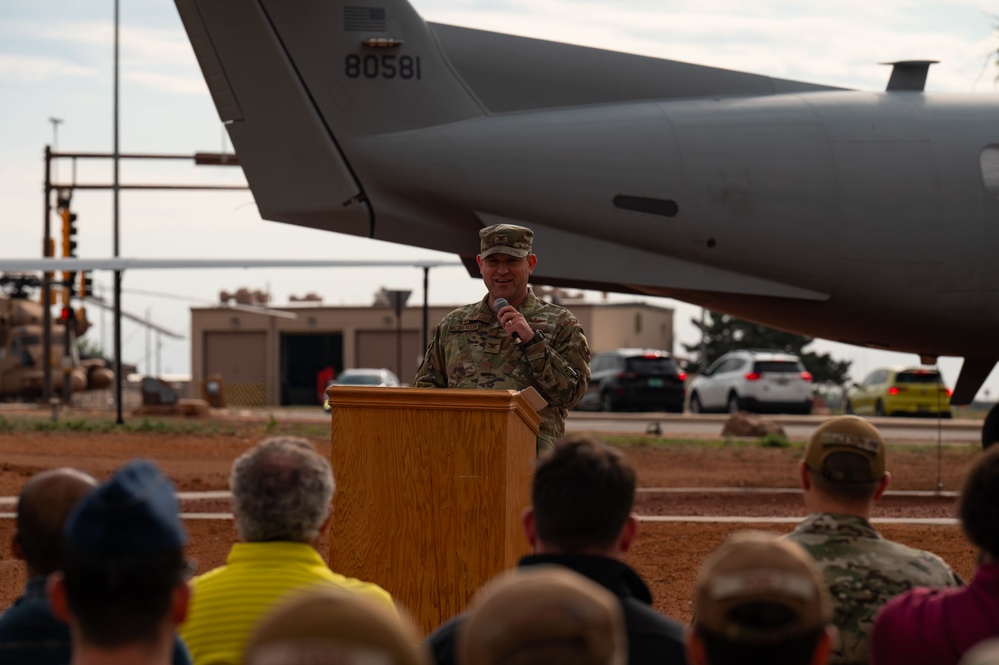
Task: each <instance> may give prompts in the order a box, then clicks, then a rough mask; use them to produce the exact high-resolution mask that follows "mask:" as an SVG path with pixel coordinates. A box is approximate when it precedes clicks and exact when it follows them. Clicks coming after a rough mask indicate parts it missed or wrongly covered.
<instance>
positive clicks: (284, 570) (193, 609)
mask: <svg viewBox="0 0 999 665" xmlns="http://www.w3.org/2000/svg"><path fill="white" fill-rule="evenodd" d="M191 585H192V587H193V594H192V597H191V604H190V607H189V609H188V613H187V620H186V621H185V622H184V624H183V625H182V626H181V627H180V635H181V637H183V638H184V642H185V643H186V644H187V648H188V649H189V650H190V652H191V659H192V661H193V662H194V665H209V664H212V665H214V664H218V663H233V664H236V663H242V662H243V650H244V649H245V647H246V643H247V640H248V638H249V636H250V633H251V632H252V630H253V628H254V627H255V626H256V624H257V622H258V621H259V620H260V619H261V618H263V616H264V615H265V614H267V612H268V611H269V610H270V609H271V608H272V607H273V606H274V605H275V602H276V601H278V600H279V599H280V598H281V597H282V596H285V595H287V594H289V593H290V592H293V591H300V590H302V589H303V588H307V587H311V586H316V585H328V586H332V587H335V588H337V589H342V590H344V591H349V592H352V593H356V594H358V595H360V596H366V597H368V598H370V599H372V600H375V601H379V602H382V603H385V604H386V605H389V606H391V607H392V608H393V610H394V609H395V605H394V603H393V602H392V597H391V596H390V595H389V593H388V592H387V591H385V590H384V589H382V588H381V587H380V586H378V585H376V584H370V583H368V582H362V581H360V580H356V579H353V578H348V577H344V576H343V575H337V574H336V573H334V572H333V571H331V570H330V569H329V568H328V567H327V566H326V562H325V561H323V559H322V557H321V556H319V552H317V551H316V550H315V549H314V548H313V547H311V546H310V545H306V544H304V543H292V542H286V541H280V542H268V543H237V544H236V545H233V547H232V550H230V551H229V556H228V558H227V559H226V565H224V566H220V567H219V568H216V569H215V570H210V571H208V572H207V573H205V574H204V575H200V576H198V577H196V578H194V579H193V580H192V582H191Z"/></svg>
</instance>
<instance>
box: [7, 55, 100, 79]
mask: <svg viewBox="0 0 999 665" xmlns="http://www.w3.org/2000/svg"><path fill="white" fill-rule="evenodd" d="M96 73H97V72H96V70H95V69H94V68H93V67H88V66H86V65H81V64H77V63H73V62H71V61H69V60H67V59H64V58H58V57H52V56H32V55H10V54H7V53H0V80H8V81H44V80H47V79H50V78H59V77H66V78H72V77H78V76H84V77H90V76H94V75H95V74H96Z"/></svg>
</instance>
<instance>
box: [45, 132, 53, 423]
mask: <svg viewBox="0 0 999 665" xmlns="http://www.w3.org/2000/svg"><path fill="white" fill-rule="evenodd" d="M42 210H43V211H44V213H45V219H44V223H43V228H44V233H43V237H42V256H43V257H45V258H51V257H52V229H51V224H50V219H51V217H52V148H51V146H45V205H44V206H42ZM42 354H43V355H42V376H43V379H44V381H43V386H42V399H43V400H45V402H46V403H48V401H49V400H50V399H51V398H52V273H50V272H46V273H43V274H42ZM55 418H56V414H55V411H53V412H52V419H53V420H55Z"/></svg>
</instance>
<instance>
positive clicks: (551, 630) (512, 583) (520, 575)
mask: <svg viewBox="0 0 999 665" xmlns="http://www.w3.org/2000/svg"><path fill="white" fill-rule="evenodd" d="M627 654H628V638H627V636H626V633H625V628H624V618H623V615H622V612H621V604H620V602H619V601H618V600H617V598H616V597H615V596H614V595H613V594H611V593H610V592H609V591H608V590H607V589H605V588H603V587H602V586H600V585H599V584H597V583H596V582H592V581H590V580H588V579H586V578H585V577H583V576H582V575H579V574H577V573H574V572H573V571H571V570H569V569H568V568H563V567H561V566H530V567H529V568H519V569H516V570H512V571H509V572H507V573H504V574H502V575H500V576H499V577H497V578H495V579H493V580H492V581H490V582H489V583H488V584H486V585H485V586H484V587H482V589H480V590H479V592H478V593H477V594H476V595H475V598H474V599H473V600H472V604H471V607H470V613H469V617H468V619H467V620H466V621H464V622H463V623H462V624H461V627H460V628H459V632H458V644H457V656H458V659H457V662H459V663H476V665H499V664H500V663H511V662H516V663H521V664H522V665H530V664H534V663H538V664H544V665H561V664H565V665H569V664H571V665H624V664H625V663H626V662H627V660H628V655H627Z"/></svg>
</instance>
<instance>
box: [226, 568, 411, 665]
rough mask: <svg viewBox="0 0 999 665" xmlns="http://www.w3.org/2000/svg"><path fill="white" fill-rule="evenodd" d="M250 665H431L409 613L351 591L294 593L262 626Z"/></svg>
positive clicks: (251, 646)
mask: <svg viewBox="0 0 999 665" xmlns="http://www.w3.org/2000/svg"><path fill="white" fill-rule="evenodd" d="M243 662H245V663H246V665H285V664H286V663H311V664H312V665H344V664H349V663H357V664H361V663H378V664H379V665H428V664H429V663H430V657H429V654H428V653H427V651H426V648H425V647H424V645H423V644H422V643H421V641H420V633H419V631H418V630H417V628H416V626H415V625H414V624H413V622H412V621H411V620H410V619H409V618H408V616H406V615H405V614H400V615H396V613H395V612H393V611H392V610H391V609H390V608H388V607H386V606H384V605H381V604H379V603H376V602H374V601H373V600H370V599H368V598H363V597H361V596H357V595H354V594H351V593H348V592H346V591H340V590H338V589H324V588H320V587H316V588H314V589H312V590H306V591H302V592H300V593H296V594H292V595H291V596H289V597H288V598H286V599H284V600H283V601H282V602H279V603H278V604H277V605H276V607H275V608H274V609H273V610H272V611H271V612H270V613H269V614H267V615H266V616H265V617H264V619H263V620H262V621H261V622H260V623H259V624H257V627H256V628H255V629H254V630H253V633H252V634H251V635H250V638H249V641H248V642H247V647H246V657H245V659H244V661H243Z"/></svg>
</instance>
